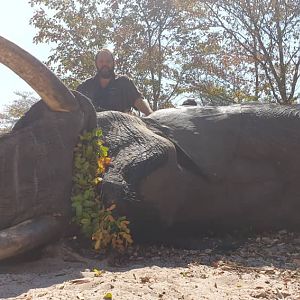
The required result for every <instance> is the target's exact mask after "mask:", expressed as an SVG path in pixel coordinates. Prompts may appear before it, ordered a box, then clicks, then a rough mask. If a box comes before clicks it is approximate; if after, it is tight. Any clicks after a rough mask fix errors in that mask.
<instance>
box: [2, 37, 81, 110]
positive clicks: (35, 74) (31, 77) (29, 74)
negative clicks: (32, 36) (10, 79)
mask: <svg viewBox="0 0 300 300" xmlns="http://www.w3.org/2000/svg"><path fill="white" fill-rule="evenodd" d="M0 62H1V63H2V64H4V65H6V66H7V67H8V68H10V69H11V70H12V71H14V72H15V73H16V74H17V75H19V76H20V77H21V78H22V79H23V80H25V81H26V82H27V83H28V84H29V85H30V86H31V87H32V88H33V89H34V90H35V91H36V92H37V93H38V94H39V95H40V96H41V98H42V100H43V101H44V102H45V103H46V104H47V106H48V107H49V108H50V109H51V110H52V111H65V112H70V111H75V110H77V109H78V103H77V101H76V99H75V97H74V95H73V94H72V93H71V91H70V90H69V89H68V88H67V87H66V86H65V85H64V84H63V83H62V82H61V81H60V80H59V79H58V77H57V76H56V75H55V74H54V73H53V72H52V71H50V70H49V69H48V68H47V67H46V66H45V65H44V64H43V63H41V62H40V61H39V60H38V59H36V58H35V57H33V56H32V55H31V54H29V53H28V52H26V51H25V50H23V49H22V48H20V47H19V46H17V45H15V44H14V43H12V42H10V41H8V40H7V39H5V38H3V37H1V36H0Z"/></svg>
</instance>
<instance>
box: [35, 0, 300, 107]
mask: <svg viewBox="0 0 300 300" xmlns="http://www.w3.org/2000/svg"><path fill="white" fill-rule="evenodd" d="M299 1H300V0H296V1H282V0H275V1H274V0H268V1H265V0H264V1H262V0H255V1H254V0H251V1H245V0H241V1H231V0H210V1H197V0H186V1H183V0H160V1H158V0H127V1H124V0H102V1H99V0H30V3H31V5H32V6H33V7H35V9H36V10H35V14H34V16H33V17H32V19H31V24H32V25H34V26H35V27H36V28H37V29H38V33H37V35H36V37H35V38H34V41H35V42H36V43H51V45H52V46H53V47H52V52H51V55H50V56H49V60H48V64H49V65H50V67H51V68H52V69H53V70H54V72H56V73H57V74H58V75H59V76H60V77H61V78H62V79H63V80H64V81H65V83H67V84H68V85H69V86H70V87H72V88H74V87H75V86H76V85H77V84H78V83H79V82H80V81H82V80H84V79H86V78H87V77H90V76H92V75H93V74H94V73H95V67H94V56H95V54H96V52H97V51H98V50H99V49H100V48H102V47H109V48H110V49H113V50H114V54H115V57H116V64H117V71H118V72H120V73H124V74H127V75H129V76H131V77H133V79H134V81H135V83H136V84H137V86H138V87H139V88H140V90H141V91H143V93H144V95H145V96H146V97H147V98H148V100H149V101H150V102H151V104H152V107H153V108H154V109H158V108H162V107H168V106H169V105H171V101H172V100H174V99H175V98H176V97H178V96H179V95H185V94H187V95H192V96H194V97H197V98H200V99H201V102H202V103H203V104H213V105H214V104H228V103H234V102H240V101H249V100H250V101H253V100H260V101H272V102H277V103H281V104H291V103H293V102H294V101H295V100H296V99H297V97H299V95H297V91H296V87H297V83H298V80H299V64H300V44H299V35H298V32H299V20H300V18H299V10H300V5H299Z"/></svg>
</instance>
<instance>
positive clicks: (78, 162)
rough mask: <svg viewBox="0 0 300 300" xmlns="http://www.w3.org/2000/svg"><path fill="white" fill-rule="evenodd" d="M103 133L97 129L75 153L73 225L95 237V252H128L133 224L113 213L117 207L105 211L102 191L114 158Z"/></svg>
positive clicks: (82, 138)
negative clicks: (104, 178)
mask: <svg viewBox="0 0 300 300" xmlns="http://www.w3.org/2000/svg"><path fill="white" fill-rule="evenodd" d="M101 138H102V131H101V130H100V129H94V130H93V131H91V132H87V133H85V134H83V135H82V136H81V137H80V142H79V143H78V145H77V146H76V148H75V152H74V166H73V187H72V197H71V201H72V208H73V210H74V217H73V221H74V222H75V223H77V224H78V225H80V227H81V231H82V233H83V234H84V235H85V236H87V237H91V238H92V240H93V241H94V248H95V250H101V249H107V248H110V247H111V248H113V249H115V250H117V251H119V252H122V251H124V250H125V249H126V248H127V247H128V246H129V245H131V244H132V243H133V240H132V237H131V234H130V230H129V228H128V225H129V221H127V220H126V217H117V216H115V214H114V213H113V210H114V209H115V208H116V205H115V204H113V205H112V206H110V207H109V208H105V207H104V205H103V203H102V201H101V198H100V193H99V190H100V189H101V182H102V177H103V174H104V173H105V171H106V170H107V169H108V167H109V165H110V163H111V158H110V157H108V148H107V147H105V146H104V145H103V141H102V139H101Z"/></svg>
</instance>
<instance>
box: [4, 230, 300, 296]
mask: <svg viewBox="0 0 300 300" xmlns="http://www.w3.org/2000/svg"><path fill="white" fill-rule="evenodd" d="M193 248H197V250H186V249H173V248H171V247H159V246H148V247H146V246H143V247H138V246H135V247H134V248H133V249H132V250H131V251H130V253H129V254H128V255H126V256H122V257H113V256H110V257H109V258H107V257H104V256H103V255H102V256H99V255H97V256H96V255H95V254H91V253H92V252H91V251H90V250H89V254H88V255H86V252H85V253H84V252H80V251H75V250H74V249H75V248H74V247H72V245H71V247H70V243H66V242H65V241H62V242H60V243H58V244H56V245H55V246H50V247H48V248H46V250H43V252H42V256H41V257H40V258H38V259H37V258H35V259H34V260H32V259H31V261H13V262H8V263H3V262H2V263H0V299H27V300H30V299H41V300H42V299H79V300H83V299H97V300H99V299H103V297H104V296H105V295H106V293H111V295H112V299H115V300H116V299H124V300H126V299H130V300H134V299H171V300H172V299H195V300H196V299H299V300H300V234H294V233H289V232H286V231H280V232H276V233H273V234H268V235H263V236H255V237H251V238H247V239H245V240H243V241H241V240H235V239H234V238H226V239H222V240H220V239H216V238H214V239H213V238H202V239H201V240H198V241H193ZM76 249H77V248H76ZM23 260H24V259H23ZM94 269H97V270H98V271H94Z"/></svg>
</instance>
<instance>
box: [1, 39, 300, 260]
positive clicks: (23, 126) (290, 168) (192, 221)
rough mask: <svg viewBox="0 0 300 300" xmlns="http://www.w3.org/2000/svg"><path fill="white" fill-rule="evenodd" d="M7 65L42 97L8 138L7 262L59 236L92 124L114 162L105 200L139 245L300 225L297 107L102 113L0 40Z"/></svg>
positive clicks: (4, 176) (4, 151) (4, 179)
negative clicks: (81, 143) (82, 139)
mask: <svg viewBox="0 0 300 300" xmlns="http://www.w3.org/2000/svg"><path fill="white" fill-rule="evenodd" d="M0 62H2V63H4V64H6V65H7V66H8V67H10V68H11V69H12V70H13V71H15V72H16V73H17V74H18V75H20V76H21V77H22V78H23V79H24V80H26V81H27V82H28V83H30V85H31V86H32V87H33V88H34V89H35V90H36V91H37V92H38V93H39V94H40V96H41V97H42V101H41V102H38V103H37V104H35V105H34V106H33V107H32V108H31V109H30V110H29V111H28V112H27V113H26V115H25V116H24V117H23V118H21V119H20V120H19V121H18V123H17V124H16V126H15V128H14V130H13V131H12V132H10V133H8V134H7V135H5V136H2V137H0V260H1V259H5V258H7V257H10V256H14V255H17V254H19V253H22V252H25V251H29V250H30V249H32V248H34V247H37V246H40V245H42V244H45V243H49V242H50V241H51V240H52V239H53V238H55V237H59V236H60V234H61V232H62V231H63V229H64V228H65V227H66V224H67V223H68V222H69V220H70V214H71V201H70V195H71V185H72V164H73V151H74V147H75V145H76V143H77V142H78V138H79V135H80V134H82V133H83V132H84V131H88V130H91V129H93V128H94V127H96V126H98V127H99V128H101V129H102V131H103V136H104V139H105V143H106V144H107V146H108V147H109V156H110V157H111V160H112V163H111V165H110V167H109V169H108V170H107V172H106V173H105V174H104V178H103V181H102V185H101V191H100V193H101V198H102V200H103V201H104V203H105V205H110V204H112V203H115V204H116V211H117V213H118V215H120V216H123V215H124V216H126V217H127V218H128V219H129V220H130V222H131V223H130V226H131V229H132V232H133V235H134V239H140V240H147V241H153V240H160V239H165V238H166V237H169V238H172V237H174V236H183V237H184V236H187V235H190V234H201V233H206V232H208V231H209V232H211V231H214V232H217V233H230V232H232V231H234V230H245V229H246V230H249V229H251V230H256V231H258V230H259V231H264V230H270V229H280V228H285V229H293V230H299V229H300V218H299V216H298V214H299V211H300V189H299V187H298V185H299V184H298V181H299V178H300V157H299V155H298V153H299V152H300V131H299V125H300V120H299V114H300V110H299V109H298V108H297V107H285V106H278V105H233V106H227V107H180V108H174V109H165V110H160V111H157V112H154V113H153V114H151V115H150V116H148V117H145V118H138V117H135V116H132V115H128V114H125V113H121V112H116V111H107V112H100V113H98V114H97V115H96V112H95V110H94V108H93V106H92V104H91V102H90V100H89V99H88V98H86V97H84V96H83V95H82V94H80V93H79V92H71V91H69V90H68V89H67V88H66V87H65V86H64V85H63V84H62V83H61V82H60V81H59V79H58V78H57V77H56V76H55V75H54V74H53V73H52V72H51V71H50V70H48V69H47V68H46V66H44V65H43V64H41V63H40V62H39V61H38V60H36V59H35V58H34V57H32V56H31V55H30V54H28V53H27V52H25V51H24V50H23V49H21V48H19V47H18V46H16V45H14V44H13V43H11V42H9V41H7V40H5V39H4V38H1V37H0Z"/></svg>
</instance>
